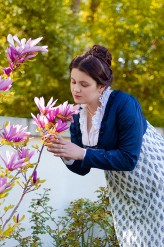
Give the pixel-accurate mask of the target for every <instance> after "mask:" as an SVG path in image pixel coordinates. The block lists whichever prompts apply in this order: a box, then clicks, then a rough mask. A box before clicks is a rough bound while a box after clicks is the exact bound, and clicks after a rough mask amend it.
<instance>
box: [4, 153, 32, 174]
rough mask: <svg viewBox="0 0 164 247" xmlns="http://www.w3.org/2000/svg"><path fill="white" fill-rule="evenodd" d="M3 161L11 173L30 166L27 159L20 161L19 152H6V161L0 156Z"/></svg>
mask: <svg viewBox="0 0 164 247" xmlns="http://www.w3.org/2000/svg"><path fill="white" fill-rule="evenodd" d="M0 157H1V159H2V160H3V162H4V164H5V166H6V168H7V169H8V170H10V171H13V170H16V169H18V168H22V167H24V166H25V165H27V164H28V162H27V161H26V159H25V158H23V159H20V157H19V154H18V151H15V152H11V153H10V152H9V151H8V150H7V151H6V159H5V158H4V157H2V155H0Z"/></svg>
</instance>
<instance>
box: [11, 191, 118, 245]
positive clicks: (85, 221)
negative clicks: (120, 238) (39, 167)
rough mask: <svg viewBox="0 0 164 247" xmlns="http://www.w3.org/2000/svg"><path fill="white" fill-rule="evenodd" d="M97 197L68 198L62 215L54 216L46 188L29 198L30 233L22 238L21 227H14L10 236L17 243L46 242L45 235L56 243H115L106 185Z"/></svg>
mask: <svg viewBox="0 0 164 247" xmlns="http://www.w3.org/2000/svg"><path fill="white" fill-rule="evenodd" d="M96 193H98V196H97V200H96V201H91V200H89V199H83V198H81V199H78V200H75V201H72V202H71V203H70V205H69V207H68V208H67V209H65V215H64V216H62V217H58V219H56V218H55V216H54V214H55V212H56V210H55V209H53V207H52V206H49V205H48V204H49V200H50V199H49V190H48V189H45V191H44V194H43V195H41V194H39V198H37V199H32V201H31V204H30V210H29V213H30V214H31V219H30V221H31V223H32V227H31V229H32V233H31V236H27V237H24V238H22V233H24V232H25V229H24V228H20V229H18V230H17V231H16V232H15V233H14V234H13V235H12V237H10V238H13V239H15V240H17V241H18V243H19V245H17V247H18V246H21V247H27V246H30V247H33V246H35V247H37V246H44V247H45V246H46V245H45V244H46V243H43V242H42V239H43V236H44V239H45V238H46V236H49V237H50V238H51V240H52V246H56V247H97V246H101V247H107V246H108V247H117V246H119V245H118V242H117V238H116V234H115V230H114V226H113V221H112V215H111V212H110V205H109V198H108V195H107V189H106V188H104V187H100V188H99V189H98V190H97V191H96Z"/></svg>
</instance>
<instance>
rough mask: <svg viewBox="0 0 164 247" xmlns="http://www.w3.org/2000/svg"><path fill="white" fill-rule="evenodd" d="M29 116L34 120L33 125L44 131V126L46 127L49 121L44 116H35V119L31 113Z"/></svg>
mask: <svg viewBox="0 0 164 247" xmlns="http://www.w3.org/2000/svg"><path fill="white" fill-rule="evenodd" d="M31 116H32V117H33V119H34V121H33V123H34V124H35V125H37V126H38V128H41V129H44V128H45V127H46V126H48V124H49V121H48V119H47V117H46V116H44V115H40V114H37V116H36V117H35V115H34V114H32V113H31Z"/></svg>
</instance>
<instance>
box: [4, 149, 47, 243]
mask: <svg viewBox="0 0 164 247" xmlns="http://www.w3.org/2000/svg"><path fill="white" fill-rule="evenodd" d="M43 148H44V144H43V145H42V147H41V150H40V153H39V156H38V161H37V164H36V166H35V168H34V170H33V172H32V175H31V176H33V174H34V172H35V171H36V169H37V167H38V165H39V162H40V159H41V155H42V152H43ZM30 181H31V179H30V178H29V179H28V181H27V183H26V185H25V187H24V190H23V193H22V195H21V197H20V199H19V201H18V203H17V205H16V206H15V207H14V209H13V211H12V212H11V214H10V216H9V217H8V219H6V221H5V222H4V224H3V226H2V230H3V231H4V229H5V227H6V225H7V223H8V222H9V221H10V220H11V218H12V217H13V216H14V214H15V212H16V211H17V209H18V207H19V206H20V204H21V202H22V200H23V198H24V196H25V195H26V193H27V192H28V185H29V183H30ZM0 238H1V236H0Z"/></svg>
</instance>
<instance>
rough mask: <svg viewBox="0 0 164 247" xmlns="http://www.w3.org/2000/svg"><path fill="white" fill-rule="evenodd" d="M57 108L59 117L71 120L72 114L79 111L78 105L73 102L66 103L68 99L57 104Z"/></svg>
mask: <svg viewBox="0 0 164 247" xmlns="http://www.w3.org/2000/svg"><path fill="white" fill-rule="evenodd" d="M58 109H59V116H60V118H62V119H63V120H64V119H65V120H70V121H73V116H72V115H73V114H77V113H78V112H79V105H76V106H74V105H73V104H68V101H65V102H64V103H63V104H61V105H59V106H58Z"/></svg>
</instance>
